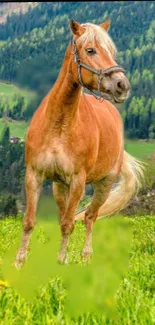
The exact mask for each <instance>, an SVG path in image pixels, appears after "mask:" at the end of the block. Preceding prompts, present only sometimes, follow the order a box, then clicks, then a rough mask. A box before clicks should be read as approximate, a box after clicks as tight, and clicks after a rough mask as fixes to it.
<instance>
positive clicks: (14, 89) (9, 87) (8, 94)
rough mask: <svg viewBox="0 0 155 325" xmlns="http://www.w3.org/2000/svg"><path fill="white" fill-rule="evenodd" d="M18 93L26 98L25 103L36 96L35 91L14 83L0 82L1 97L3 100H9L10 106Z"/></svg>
mask: <svg viewBox="0 0 155 325" xmlns="http://www.w3.org/2000/svg"><path fill="white" fill-rule="evenodd" d="M16 95H21V96H23V97H24V98H25V104H27V102H28V101H29V100H30V99H31V98H32V97H34V96H35V93H34V92H32V91H28V90H25V89H22V88H19V87H18V86H16V85H14V84H9V83H4V82H0V98H1V102H7V104H8V105H9V108H10V107H11V104H12V102H13V101H14V97H15V96H16Z"/></svg>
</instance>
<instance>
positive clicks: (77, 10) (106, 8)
mask: <svg viewBox="0 0 155 325" xmlns="http://www.w3.org/2000/svg"><path fill="white" fill-rule="evenodd" d="M71 18H74V19H75V20H77V21H79V22H81V23H82V22H88V21H89V22H92V23H97V24H99V23H101V22H103V21H105V20H106V19H107V18H110V19H111V21H112V24H111V29H110V35H111V36H112V38H113V40H114V42H115V44H116V46H117V48H118V55H117V61H118V63H120V64H121V65H123V66H124V67H125V69H126V70H127V72H128V74H127V75H128V77H129V79H130V82H131V85H132V93H131V96H130V98H129V99H128V100H127V101H126V102H125V103H124V104H123V105H122V107H121V113H122V117H123V119H124V123H125V129H126V132H127V135H128V136H129V137H139V138H155V99H154V84H155V60H154V56H155V3H154V1H148V2H147V1H142V2H138V1H122V2H120V1H114V2H109V1H108V2H69V3H67V2H54V3H53V2H51V3H50V2H44V3H39V4H38V5H37V6H35V7H34V8H32V9H29V10H28V11H27V12H26V13H24V14H22V13H20V15H16V14H15V13H13V14H12V15H11V16H10V17H9V19H7V21H6V23H5V24H3V25H1V26H0V27H1V28H0V40H1V41H0V49H1V51H0V62H1V66H0V78H1V79H4V80H9V81H10V82H15V83H18V84H19V85H20V86H22V87H29V88H30V89H31V90H35V91H37V93H38V95H39V100H41V99H42V98H43V96H44V95H45V94H46V93H47V92H48V90H49V89H50V88H51V87H52V85H53V83H54V82H55V80H56V78H57V75H58V73H59V70H60V67H61V65H62V60H63V57H64V54H65V51H66V48H67V44H68V43H69V41H70V38H71V32H70V29H69V20H70V19H71ZM33 111H34V108H33V110H32V113H33Z"/></svg>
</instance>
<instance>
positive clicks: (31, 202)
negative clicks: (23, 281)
mask: <svg viewBox="0 0 155 325" xmlns="http://www.w3.org/2000/svg"><path fill="white" fill-rule="evenodd" d="M42 181H43V180H41V176H39V175H37V174H36V172H35V171H34V170H33V169H32V168H30V167H29V168H27V170H26V177H25V187H26V200H27V207H26V213H25V216H24V220H23V235H22V243H21V246H20V248H19V251H18V253H17V256H16V263H15V265H16V267H20V266H21V264H22V263H23V262H24V260H25V258H26V255H27V248H28V244H29V239H30V235H31V232H32V231H33V228H34V224H35V213H36V208H37V203H38V198H39V194H40V189H41V185H42Z"/></svg>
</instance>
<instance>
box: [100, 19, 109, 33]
mask: <svg viewBox="0 0 155 325" xmlns="http://www.w3.org/2000/svg"><path fill="white" fill-rule="evenodd" d="M110 25H111V21H110V20H106V21H105V22H104V23H102V24H100V26H101V27H102V28H104V29H105V30H106V31H107V32H108V30H109V28H110Z"/></svg>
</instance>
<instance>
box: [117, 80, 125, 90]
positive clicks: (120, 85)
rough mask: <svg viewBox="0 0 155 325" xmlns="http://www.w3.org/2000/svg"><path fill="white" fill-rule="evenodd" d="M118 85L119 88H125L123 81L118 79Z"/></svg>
mask: <svg viewBox="0 0 155 325" xmlns="http://www.w3.org/2000/svg"><path fill="white" fill-rule="evenodd" d="M117 87H118V89H119V90H124V89H125V84H124V83H123V82H122V81H118V83H117Z"/></svg>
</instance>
